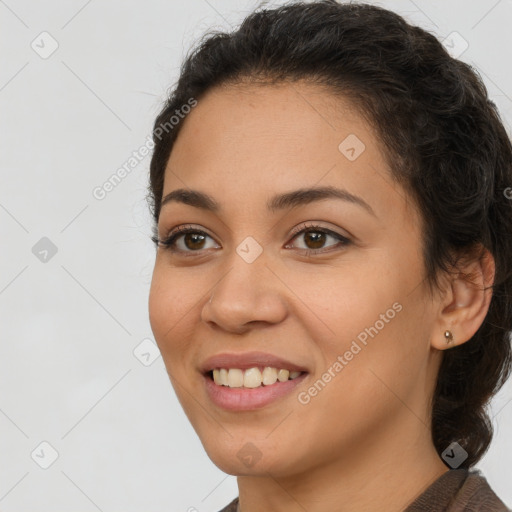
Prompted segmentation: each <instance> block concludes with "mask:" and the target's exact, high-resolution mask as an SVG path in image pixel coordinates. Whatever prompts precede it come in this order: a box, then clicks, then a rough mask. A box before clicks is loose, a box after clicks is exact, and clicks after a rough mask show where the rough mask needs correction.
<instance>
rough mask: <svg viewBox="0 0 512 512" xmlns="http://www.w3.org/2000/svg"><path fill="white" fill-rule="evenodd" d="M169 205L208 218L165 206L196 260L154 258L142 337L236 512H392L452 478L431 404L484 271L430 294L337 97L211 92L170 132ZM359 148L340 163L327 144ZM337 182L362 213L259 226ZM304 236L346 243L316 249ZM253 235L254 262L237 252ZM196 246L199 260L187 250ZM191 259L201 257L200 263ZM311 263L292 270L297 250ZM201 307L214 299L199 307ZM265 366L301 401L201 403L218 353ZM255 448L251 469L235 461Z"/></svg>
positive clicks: (358, 128) (382, 170)
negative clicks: (385, 317) (229, 479)
mask: <svg viewBox="0 0 512 512" xmlns="http://www.w3.org/2000/svg"><path fill="white" fill-rule="evenodd" d="M183 123H184V124H183V126H182V128H181V130H182V131H181V132H180V134H179V136H178V138H177V141H176V143H175V146H174V148H173V151H172V153H171V156H170V159H169V162H168V165H167V168H166V173H165V182H164V194H163V195H164V196H165V195H166V194H168V193H169V192H171V191H172V190H175V189H178V188H191V189H195V190H200V191H202V192H205V193H207V194H209V195H211V196H212V197H213V198H215V200H216V201H217V202H218V203H220V205H221V210H220V211H219V212H218V213H213V212H208V211H204V210H201V209H198V208H194V207H193V206H190V205H186V204H181V203H177V202H171V203H168V204H166V205H165V206H164V207H163V208H162V212H161V215H160V219H159V223H158V230H159V236H160V237H161V238H163V237H165V236H166V235H168V234H169V232H170V231H171V230H172V229H173V228H175V227H177V226H180V225H183V224H193V225H194V228H197V229H201V230H203V231H206V232H207V233H208V235H209V237H211V238H209V237H207V238H206V241H205V242H204V246H201V245H200V244H199V246H197V245H194V244H193V243H191V241H190V240H189V241H188V246H187V245H186V243H185V237H184V236H182V237H180V240H179V241H178V242H177V243H178V246H177V247H178V249H181V250H182V251H188V253H187V254H190V253H192V252H193V251H194V250H195V251H196V252H195V253H194V254H193V255H192V256H191V257H187V256H184V255H183V253H181V254H180V253H172V252H170V251H169V250H168V249H164V248H159V249H158V252H157V257H156V262H155V268H154V273H153V279H152V284H151V290H150V297H149V314H150V322H151V327H152V329H153V333H154V335H155V339H156V342H157V344H158V346H159V348H160V351H161V353H162V356H163V358H164V361H165V365H166V368H167V371H168V374H169V377H170V379H171V382H172V385H173V386H174V388H175V391H176V393H177V396H178V399H179V401H180V403H181V405H182V406H183V409H184V411H185V413H186V415H187V417H188V418H189V420H190V422H191V424H192V426H193V427H194V429H195V431H196V432H197V434H198V436H199V438H200V439H201V442H202V443H203V446H204V448H205V450H206V452H207V453H208V456H209V457H210V458H211V460H212V461H213V462H214V463H215V464H216V465H217V466H218V467H219V468H220V469H221V470H222V471H224V472H226V473H229V474H232V475H237V476H238V487H239V494H240V509H241V510H242V511H243V512H263V511H268V510H287V511H292V512H295V511H301V512H303V511H304V510H307V511H308V512H317V511H318V512H319V511H324V510H336V511H343V512H349V511H365V510H380V511H384V512H385V511H393V512H395V511H397V510H402V509H403V508H405V507H406V506H407V505H408V504H409V503H410V502H412V501H413V500H414V499H415V498H416V497H417V496H418V495H419V494H420V493H421V492H422V491H423V490H425V488H426V487H428V485H429V484H431V483H432V482H433V481H434V480H435V479H436V478H438V477H439V476H440V475H441V474H443V473H444V472H445V471H446V470H447V466H445V464H444V463H443V462H442V460H441V459H440V457H439V455H438V454H437V452H436V450H435V449H434V446H433V443H432V440H431V431H430V405H429V404H430V402H429V400H430V396H431V394H432V392H433V389H434V385H435V381H436V376H437V372H438V369H439V364H440V362H441V358H442V351H443V350H445V349H446V348H447V345H446V341H445V339H444V335H443V333H444V331H445V330H446V329H450V330H451V331H452V333H453V336H454V342H453V343H452V344H451V345H450V346H454V345H457V344H460V343H464V342H465V341H467V340H468V339H470V338H471V336H472V335H473V334H474V333H475V332H476V330H477V329H478V327H479V326H480V324H481V323H482V322H483V320H484V317H485V315H486V313H487V310H488V306H489V301H490V292H489V291H485V292H484V291H482V290H481V289H480V288H481V286H483V285H484V284H487V285H488V284H489V282H490V281H491V280H492V276H493V275H494V266H493V261H492V258H491V257H490V256H489V257H487V258H484V259H483V260H482V261H481V262H471V263H468V264H467V268H466V270H471V271H472V272H473V273H474V276H475V277H474V282H475V284H476V286H471V285H470V284H469V283H468V282H466V281H464V280H462V279H459V276H458V275H457V274H454V275H453V276H450V277H446V278H443V279H442V281H441V282H442V287H441V290H439V291H436V292H435V293H434V295H430V294H429V292H428V289H427V286H426V283H425V280H424V275H425V271H424V265H423V259H422V254H421V226H422V222H421V217H420V215H419V214H418V212H417V211H416V209H415V205H414V203H413V201H412V200H411V199H410V198H409V197H408V196H407V194H406V193H405V191H404V190H403V189H401V188H400V187H399V186H398V185H397V184H396V183H395V182H393V180H392V179H391V175H390V174H389V166H388V163H387V161H386V159H385V157H384V153H383V151H382V147H381V146H380V141H379V138H378V136H377V135H376V133H375V132H374V130H373V129H372V127H371V126H370V125H369V124H368V123H367V122H366V121H365V120H364V118H363V117H362V116H360V115H359V114H358V112H357V110H356V109H354V108H353V107H352V105H351V104H350V102H349V101H348V100H347V99H343V98H340V97H339V96H338V97H334V96H333V95H332V94H331V93H329V92H327V91H326V90H325V89H321V88H319V86H316V85H311V84H307V83H298V82H296V83H293V84H279V85H261V84H253V85H251V84H243V85H237V86H235V85H229V86H225V87H221V88H214V89H212V90H210V91H209V92H208V93H207V94H206V95H205V96H204V97H203V98H201V99H200V100H199V102H198V105H197V106H196V107H195V108H194V109H193V110H192V112H191V113H190V114H189V115H188V117H187V118H186V120H185V121H184V122H183ZM350 134H355V135H356V136H357V137H358V138H359V139H360V140H361V141H363V143H364V144H365V150H364V151H363V152H362V153H361V154H360V155H359V156H358V158H357V159H355V160H354V161H350V160H349V159H348V158H347V157H346V156H345V155H344V154H343V153H342V152H341V151H340V150H339V149H338V146H339V144H340V142H342V141H343V140H344V139H345V138H346V137H347V136H348V135H350ZM328 185H332V186H335V187H339V188H345V189H346V190H348V191H349V192H351V193H352V194H355V195H358V196H360V197H361V198H363V199H364V200H365V201H366V202H367V203H368V204H369V205H370V206H371V208H372V209H373V211H374V213H375V215H371V214H370V213H369V212H367V211H366V210H365V209H364V208H362V207H361V206H359V205H357V204H354V203H350V202H347V201H342V200H339V199H325V200H322V201H317V202H312V203H310V204H307V205H302V206H299V207H296V208H291V209H288V210H286V211H278V212H275V213H270V212H269V211H267V208H266V202H267V200H268V199H269V198H270V197H271V196H273V195H274V194H276V193H283V192H289V191H292V190H295V189H298V188H303V187H312V186H328ZM308 221H309V222H312V221H314V223H315V224H317V223H318V224H319V225H320V226H322V227H325V228H328V229H331V230H332V231H334V232H336V233H339V234H340V235H342V236H345V237H347V238H348V239H349V240H350V243H349V244H348V245H345V246H340V245H338V240H337V239H336V238H334V237H331V236H328V237H326V238H325V240H324V242H323V245H322V244H321V243H320V245H314V243H312V242H311V241H310V240H309V239H308V233H309V235H311V233H312V232H313V233H315V232H316V231H315V230H314V229H312V230H310V231H309V232H306V233H302V234H299V235H298V236H295V237H294V236H291V233H292V230H293V229H294V228H296V227H298V226H299V227H300V225H301V224H303V223H304V222H308ZM248 236H251V237H253V238H254V239H255V240H256V241H257V242H258V243H259V244H260V245H261V247H262V249H263V252H262V253H261V255H260V256H259V257H258V258H257V259H256V260H255V261H254V262H252V263H247V262H246V261H245V260H244V259H243V258H242V257H240V256H239V255H238V254H237V252H236V248H237V247H238V245H239V244H240V243H241V242H242V241H243V240H244V239H245V238H246V237H248ZM197 247H199V250H198V249H197ZM201 247H204V248H203V249H201ZM307 248H309V249H314V248H320V249H319V250H320V251H324V252H323V253H319V254H311V255H309V256H306V255H305V249H307ZM210 298H212V300H211V302H209V300H210ZM394 303H398V304H400V305H401V306H402V309H401V311H400V312H397V313H396V315H395V316H394V318H393V319H391V320H389V321H388V322H387V323H385V326H384V327H383V328H381V329H380V330H379V332H378V334H377V335H374V337H373V338H371V337H369V338H368V343H367V345H366V346H362V350H361V351H360V352H359V353H358V354H357V355H356V356H354V357H353V359H352V360H351V361H349V362H348V364H347V365H346V366H344V368H343V370H342V371H340V372H338V373H337V374H336V377H335V378H332V379H331V381H330V382H329V383H328V384H327V385H326V386H325V387H324V388H323V389H322V390H321V391H320V392H318V393H317V395H316V396H314V397H312V398H311V400H310V401H309V403H307V404H302V403H300V402H299V400H298V398H297V395H298V393H299V392H300V391H307V390H308V388H309V387H311V386H312V384H313V383H314V382H315V381H317V380H318V379H319V378H320V377H321V376H322V374H323V373H324V372H325V371H326V370H327V369H328V368H329V367H332V365H333V363H334V362H335V361H336V360H337V357H338V356H339V355H343V354H344V353H345V352H346V351H347V350H348V349H349V348H350V345H351V343H352V341H353V340H354V339H356V337H357V335H358V334H359V333H361V332H362V331H364V330H365V328H368V327H370V326H374V325H375V323H376V321H377V320H379V318H381V316H380V315H382V314H385V313H386V311H387V310H389V309H390V308H391V307H392V305H393V304H394ZM253 350H258V351H264V352H270V353H272V354H276V355H279V356H282V357H285V358H286V359H288V360H291V361H293V362H295V363H297V364H301V365H304V366H305V367H307V368H308V372H309V375H308V376H307V377H306V379H305V381H304V382H302V383H301V384H300V385H299V388H297V390H296V391H294V392H292V393H291V394H289V395H287V396H285V397H283V398H281V399H279V400H277V401H275V402H273V403H272V404H270V405H268V406H266V407H264V408H262V409H259V410H252V411H243V412H240V411H238V412H229V411H226V410H223V409H220V408H219V407H217V406H216V405H214V404H213V403H212V402H211V401H210V400H209V398H208V395H207V394H206V391H205V389H204V382H203V377H202V375H201V374H200V372H199V366H200V364H201V363H202V362H203V361H204V360H205V359H206V358H208V357H210V356H212V355H214V354H218V353H220V352H233V353H238V352H245V351H253ZM248 441H250V442H251V443H253V444H254V445H255V446H256V447H257V450H258V451H259V454H260V458H259V460H257V462H256V463H255V464H253V465H252V466H251V467H248V465H246V464H245V463H244V462H243V461H242V460H241V459H240V458H239V457H237V454H238V453H239V450H241V449H243V447H244V445H245V444H246V443H247V442H248Z"/></svg>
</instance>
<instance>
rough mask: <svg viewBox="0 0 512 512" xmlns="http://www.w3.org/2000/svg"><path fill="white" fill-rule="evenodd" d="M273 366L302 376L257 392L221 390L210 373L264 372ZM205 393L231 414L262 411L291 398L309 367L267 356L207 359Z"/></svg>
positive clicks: (226, 355)
mask: <svg viewBox="0 0 512 512" xmlns="http://www.w3.org/2000/svg"><path fill="white" fill-rule="evenodd" d="M265 366H271V367H272V368H277V369H281V368H283V369H286V370H290V371H296V372H302V375H300V376H299V377H297V378H295V379H292V380H287V381H285V382H279V381H277V382H275V383H274V384H271V385H269V386H260V387H258V388H244V387H241V388H230V387H229V386H219V385H217V384H215V382H213V379H212V378H211V377H210V375H209V373H210V372H211V371H212V370H214V369H216V368H226V369H229V368H239V369H241V370H247V369H248V368H254V367H258V368H260V369H261V368H264V367H265ZM200 370H201V372H202V374H203V375H202V378H203V382H204V386H205V389H206V393H207V395H208V397H209V399H210V400H211V402H213V403H214V404H215V405H217V406H218V407H220V408H222V409H225V410H228V411H249V410H254V409H260V408H262V407H265V406H266V405H268V404H270V403H271V402H274V401H275V400H277V399H279V398H282V397H284V396H286V395H289V394H290V393H291V392H292V391H293V389H294V388H295V387H296V386H297V385H299V384H300V383H301V382H302V381H303V380H304V379H305V378H306V377H307V376H308V375H309V371H308V369H307V368H306V366H304V365H301V364H298V363H293V362H292V361H289V360H288V359H285V358H284V357H281V356H276V355H273V354H268V353H265V352H240V353H233V352H231V353H228V352H224V353H221V354H216V355H214V356H212V357H209V358H208V359H206V360H205V361H204V362H203V363H202V365H201V366H200Z"/></svg>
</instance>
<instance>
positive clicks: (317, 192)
mask: <svg viewBox="0 0 512 512" xmlns="http://www.w3.org/2000/svg"><path fill="white" fill-rule="evenodd" d="M324 199H341V200H343V201H347V202H349V203H353V204H356V205H359V206H361V207H363V208H364V209H365V210H366V211H367V212H368V213H370V214H371V215H373V216H374V217H376V215H375V212H374V211H373V208H372V207H371V206H370V205H369V204H368V203H367V202H366V201H365V200H364V199H363V198H362V197H359V196H356V195H354V194H351V193H350V192H349V191H348V190H345V189H341V188H336V187H332V186H327V187H314V188H301V189H298V190H294V191H292V192H286V193H284V194H277V195H275V196H273V197H272V198H270V200H269V201H267V209H268V210H269V211H270V212H271V213H275V212H278V211H282V210H285V209H289V208H293V207H296V206H302V205H306V204H310V203H313V202H315V201H321V200H324ZM171 202H177V203H183V204H187V205H189V206H193V207H195V208H200V209H202V210H206V211H210V212H214V213H217V212H219V211H221V210H222V208H221V206H220V204H219V203H218V202H217V201H215V199H214V198H213V197H211V196H209V195H208V194H205V193H204V192H199V191H198V190H191V189H184V188H179V189H176V190H173V191H172V192H169V193H168V194H167V195H166V196H165V197H164V198H163V199H162V202H161V204H160V208H162V207H163V206H164V205H166V204H168V203H171Z"/></svg>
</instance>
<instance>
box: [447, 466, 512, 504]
mask: <svg viewBox="0 0 512 512" xmlns="http://www.w3.org/2000/svg"><path fill="white" fill-rule="evenodd" d="M457 506H458V507H459V508H460V506H464V510H470V511H478V512H510V509H509V508H507V507H506V505H505V504H504V503H503V502H502V501H501V500H500V499H499V498H498V496H497V495H496V494H495V493H494V491H493V490H492V489H491V487H490V485H489V483H488V482H487V480H486V478H485V477H484V476H483V474H482V473H481V472H480V471H479V470H471V471H468V472H467V475H466V479H465V480H464V483H463V484H462V486H461V488H460V489H459V492H457V494H456V496H454V501H453V511H454V512H457V511H458V510H459V508H457ZM448 510H449V511H451V510H452V508H449V509H448ZM460 510H462V509H461V508H460Z"/></svg>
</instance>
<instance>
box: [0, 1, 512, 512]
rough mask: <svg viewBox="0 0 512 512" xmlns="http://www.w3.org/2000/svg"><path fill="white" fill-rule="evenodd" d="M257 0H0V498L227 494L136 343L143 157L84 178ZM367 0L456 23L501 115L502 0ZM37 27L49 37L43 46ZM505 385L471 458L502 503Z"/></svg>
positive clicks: (39, 507)
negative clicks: (186, 65) (204, 38)
mask: <svg viewBox="0 0 512 512" xmlns="http://www.w3.org/2000/svg"><path fill="white" fill-rule="evenodd" d="M257 3H258V2H257V1H256V0H251V1H249V0H243V1H236V0H209V1H207V0H190V1H188V2H177V1H174V0H173V1H171V0H167V1H162V0H149V1H144V2H142V1H139V2H137V1H134V0H125V1H122V2H121V1H119V0H118V1H115V0H111V1H108V2H107V1H100V0H89V1H85V0H72V1H68V2H58V1H56V0H52V1H48V2H35V1H32V2H29V1H22V0H6V1H5V2H4V1H0V19H1V23H2V25H1V30H0V39H1V48H2V49H3V52H2V57H1V59H2V60H1V67H0V106H1V118H0V119H1V135H0V144H1V148H0V158H1V173H2V174H1V187H0V226H1V260H0V261H1V272H0V325H1V333H2V334H1V335H2V341H1V344H0V510H2V511H3V512H14V511H16V512H50V511H51V512H57V511H64V510H67V511H69V510H73V511H83V512H89V511H90V512H94V511H97V510H100V511H104V512H107V511H123V512H132V511H141V510H144V511H145V512H153V511H169V512H170V511H172V512H179V511H183V512H185V511H187V510H193V509H192V508H191V507H194V509H195V510H197V511H200V512H213V511H218V510H219V509H220V508H221V507H223V506H224V505H226V504H227V503H228V502H229V501H230V500H231V499H232V498H233V497H234V496H236V494H237V487H236V479H235V477H233V476H227V475H225V474H224V473H222V472H221V471H220V470H219V469H217V468H216V467H215V466H214V465H213V463H212V462H211V461H210V460H209V458H208V457H207V456H206V454H205V452H204V450H203V448H202V446H201V444H200V442H199V440H198V438H197V437H196V435H195V433H194V431H193V429H192V427H191V426H190V425H189V423H188V421H187V419H186V417H185V415H184V413H183V412H182V410H181V408H180V406H179V404H178V402H177V399H176V397H175V395H174V392H173V391H172V388H171V385H170V383H169V380H168V377H167V374H166V373H165V369H164V365H163V362H162V358H161V357H160V356H159V355H158V352H157V351H156V350H155V349H151V347H154V345H152V341H151V340H152V339H153V338H152V333H151V329H150V326H149V321H148V315H147V298H148V291H149V284H150V280H151V272H152V265H153V262H154V249H153V246H152V243H151V242H150V240H149V235H150V228H151V222H150V217H149V214H148V212H147V207H146V203H145V192H146V185H147V173H148V166H149V159H150V157H149V156H148V157H146V158H145V159H144V160H143V161H142V162H141V163H139V164H138V165H137V166H136V167H135V168H134V169H133V170H132V171H131V173H130V174H129V175H128V176H127V177H126V178H125V179H124V180H123V181H122V183H120V184H119V185H118V186H117V187H116V188H115V189H114V190H113V191H111V192H110V193H109V194H108V195H107V196H106V197H105V198H104V199H103V200H97V199H95V198H94V197H93V195H92V191H93V189H94V188H95V187H97V186H101V185H102V184H103V183H104V182H105V181H106V180H107V179H108V178H109V177H110V176H111V175H112V174H113V173H114V172H115V171H116V169H118V168H119V167H120V166H122V165H123V164H124V163H125V162H126V161H127V160H128V158H129V157H130V156H131V155H132V153H133V152H134V151H136V150H138V148H139V147H140V146H142V145H143V144H144V143H145V141H146V137H147V136H148V135H149V133H150V131H151V126H152V122H153V119H154V117H155V115H156V113H157V112H158V109H159V107H160V104H161V101H162V99H163V97H164V95H165V91H166V89H167V88H168V87H169V86H170V85H171V84H172V83H173V82H174V80H175V79H176V77H177V73H178V68H179V65H180V63H181V60H182V57H183V55H184V52H185V51H186V50H187V49H188V48H189V47H190V45H191V44H192V43H193V41H195V40H196V38H197V37H198V36H199V35H200V34H201V33H202V32H203V31H204V30H206V29H207V28H209V27H215V28H229V27H230V26H234V25H236V24H237V23H238V22H239V21H240V20H241V19H242V18H243V16H244V15H245V14H247V12H248V11H250V10H252V9H253V8H254V7H255V6H256V5H257ZM278 3H283V2H274V3H269V5H277V4H278ZM375 3H377V2H375ZM378 4H379V5H382V6H385V7H389V8H391V9H393V10H396V11H397V12H399V13H401V14H402V15H404V16H406V17H407V18H408V19H409V20H412V21H413V22H415V23H417V24H419V25H421V26H423V27H425V28H427V29H429V30H432V31H435V32H436V34H437V35H438V36H439V37H440V38H444V37H446V36H448V35H449V34H452V32H454V31H456V32H458V33H459V34H460V36H461V37H462V38H463V40H465V41H467V43H468V44H469V46H468V48H467V50H466V51H465V52H464V53H463V54H462V55H461V59H462V60H465V61H467V62H470V63H472V64H474V65H475V66H476V67H477V68H478V69H479V71H480V72H481V74H482V76H483V78H484V79H485V82H486V84H487V86H488V88H489V91H490V94H491V96H492V98H493V99H494V101H495V102H496V103H497V105H498V107H499V108H500V110H501V112H502V115H503V116H504V117H505V119H506V122H507V126H508V127H509V131H510V124H511V119H512V72H511V68H510V48H512V31H511V28H510V27H511V21H512V1H511V0H500V1H496V0H486V1H482V0H480V1H478V2H476V1H475V2H468V1H463V0H457V1H455V0H450V1H446V0H442V1H441V0H438V1H423V0H415V1H412V0H404V1H382V2H379V3H378ZM44 31H46V32H48V33H49V34H50V35H51V37H52V38H53V39H54V40H55V41H56V42H57V43H58V48H57V50H56V51H55V52H54V53H53V54H52V55H50V56H48V57H47V58H42V57H41V56H40V55H41V53H43V54H44V52H48V51H49V50H51V44H52V40H51V39H49V38H48V36H44V35H43V36H40V34H41V33H42V32H44ZM463 40H461V39H459V43H457V44H456V45H455V50H457V49H458V50H459V51H460V50H461V49H462V46H460V44H463V42H462V43H461V41H463ZM31 44H32V45H34V46H35V47H36V48H38V52H39V53H38V52H36V51H35V50H34V49H33V48H32V47H31ZM457 45H458V46H457ZM43 56H46V55H43ZM511 185H512V184H511ZM43 237H47V238H49V239H50V240H51V242H52V243H53V244H54V245H55V246H56V247H57V250H58V251H57V253H56V254H55V255H53V256H51V253H49V254H48V255H47V256H46V258H47V261H46V262H45V261H41V260H40V258H44V257H45V253H44V252H42V253H40V254H39V255H38V257H36V255H35V254H33V252H32V248H33V247H34V245H35V244H36V243H37V242H38V241H39V240H40V239H41V238H43ZM42 243H44V242H42ZM36 247H39V246H36ZM43 249H44V247H43ZM39 250H42V249H41V248H39ZM36 252H37V251H36ZM148 339H149V340H150V341H148ZM143 340H146V341H144V342H143ZM141 342H143V343H144V344H143V345H142V346H141V347H140V348H138V349H137V347H138V346H139V345H140V344H141ZM134 351H135V353H134ZM136 354H138V355H139V357H137V356H136ZM141 354H146V355H141ZM148 354H149V355H148ZM149 363H151V364H149ZM511 400H512V386H511V385H510V384H508V385H507V387H506V388H504V389H503V391H502V392H501V393H500V394H499V395H498V397H497V398H496V399H495V400H494V402H493V404H492V412H493V415H494V416H495V417H494V420H493V423H494V425H495V427H496V437H495V440H494V442H493V444H492V447H491V449H490V451H489V452H488V454H487V455H486V456H485V458H484V459H483V461H482V462H481V464H479V467H480V468H481V469H482V470H483V471H484V473H485V475H486V476H487V478H488V480H489V482H490V483H491V485H492V486H493V488H494V489H495V491H496V492H497V493H498V495H500V496H501V497H502V499H504V501H505V502H506V503H507V504H508V505H509V506H510V505H512V486H511V485H510V470H509V469H507V468H509V467H510V464H511V462H512V444H511V440H510V436H509V435H507V432H510V428H511V426H512V402H511V403H509V401H511ZM42 442H46V443H49V444H50V445H51V447H53V449H54V450H55V451H56V452H57V453H58V457H57V458H56V460H55V461H54V462H53V463H52V461H53V458H55V454H53V455H52V449H51V448H50V447H48V445H45V444H43V445H41V443H42ZM406 449H408V448H407V447H406V446H404V450H406ZM397 457H398V458H397V463H399V454H397ZM50 463H52V464H51V465H50V466H49V467H48V468H47V469H43V468H42V467H41V466H45V465H48V464H50ZM418 463H419V464H421V461H418Z"/></svg>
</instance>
